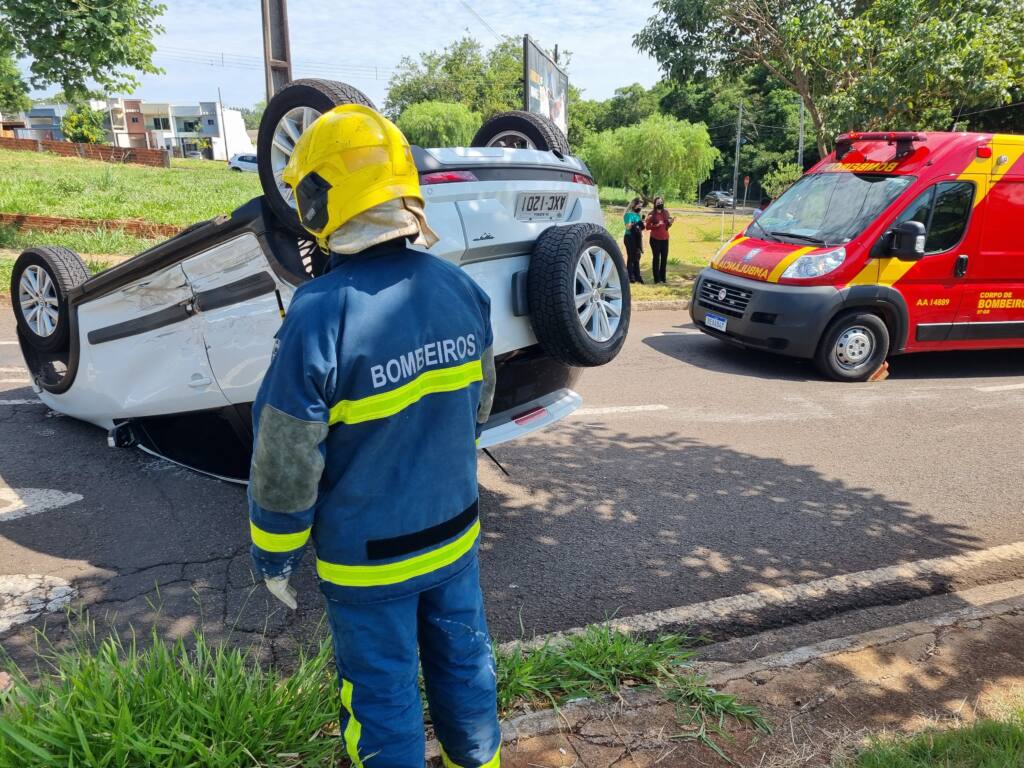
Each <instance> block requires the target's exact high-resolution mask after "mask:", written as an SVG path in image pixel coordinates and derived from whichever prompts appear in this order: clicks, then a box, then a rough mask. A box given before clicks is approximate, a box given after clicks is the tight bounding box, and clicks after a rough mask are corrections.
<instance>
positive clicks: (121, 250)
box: [0, 226, 162, 256]
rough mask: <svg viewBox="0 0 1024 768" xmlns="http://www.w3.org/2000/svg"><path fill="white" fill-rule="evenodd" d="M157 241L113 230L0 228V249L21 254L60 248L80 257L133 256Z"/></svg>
mask: <svg viewBox="0 0 1024 768" xmlns="http://www.w3.org/2000/svg"><path fill="white" fill-rule="evenodd" d="M159 242H162V241H161V240H159V239H148V238H144V237H136V236H134V235H129V234H128V233H126V232H125V231H124V230H121V229H115V230H109V229H95V230H91V231H90V230H79V229H58V230H54V231H52V232H34V231H31V230H23V229H18V228H17V227H13V226H0V248H10V249H11V250H16V251H23V250H25V249H26V248H31V247H32V246H36V245H63V246H64V247H65V248H70V249H71V250H73V251H75V252H77V253H80V254H85V253H89V254H104V255H109V256H134V255H135V254H137V253H141V252H142V251H144V250H146V249H147V248H151V247H152V246H154V245H156V244H157V243H159Z"/></svg>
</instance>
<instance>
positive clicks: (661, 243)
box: [647, 196, 675, 283]
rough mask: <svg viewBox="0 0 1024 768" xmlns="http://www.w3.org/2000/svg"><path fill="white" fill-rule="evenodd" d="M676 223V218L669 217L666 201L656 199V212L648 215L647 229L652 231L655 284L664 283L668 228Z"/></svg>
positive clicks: (652, 259)
mask: <svg viewBox="0 0 1024 768" xmlns="http://www.w3.org/2000/svg"><path fill="white" fill-rule="evenodd" d="M673 221H675V217H674V216H669V215H668V211H666V210H665V199H664V198H662V197H660V196H659V197H656V198H654V210H653V211H651V212H650V213H649V214H647V229H649V230H650V231H651V262H652V263H651V271H652V272H654V282H655V283H664V282H666V281H667V278H666V277H665V269H666V266H667V265H668V228H669V227H671V226H672V222H673Z"/></svg>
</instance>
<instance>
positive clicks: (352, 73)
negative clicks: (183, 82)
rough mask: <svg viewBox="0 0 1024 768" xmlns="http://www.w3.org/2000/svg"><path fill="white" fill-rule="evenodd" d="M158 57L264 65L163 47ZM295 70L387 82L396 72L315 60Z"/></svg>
mask: <svg viewBox="0 0 1024 768" xmlns="http://www.w3.org/2000/svg"><path fill="white" fill-rule="evenodd" d="M155 55H156V56H157V57H160V58H162V59H166V60H168V61H174V62H179V63H183V64H198V65H202V66H210V67H223V68H226V69H246V70H262V69H263V61H262V59H261V58H259V57H258V56H246V55H244V54H238V53H227V52H212V51H198V50H194V49H189V48H175V47H172V46H166V47H163V48H161V49H159V50H157V51H156V52H155ZM295 66H296V67H297V68H299V69H301V70H303V72H305V73H307V74H311V75H324V76H343V77H352V78H363V79H372V80H387V79H388V78H389V77H390V76H391V74H392V73H393V72H394V69H393V68H392V67H384V66H379V65H373V64H351V63H340V62H327V61H315V60H298V61H296V62H295Z"/></svg>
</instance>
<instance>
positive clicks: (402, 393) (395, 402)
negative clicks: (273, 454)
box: [329, 360, 484, 424]
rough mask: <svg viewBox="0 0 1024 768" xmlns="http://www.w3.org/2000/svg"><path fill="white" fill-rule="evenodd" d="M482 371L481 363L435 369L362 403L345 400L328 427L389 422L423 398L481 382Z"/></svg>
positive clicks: (340, 404) (475, 361) (472, 361)
mask: <svg viewBox="0 0 1024 768" xmlns="http://www.w3.org/2000/svg"><path fill="white" fill-rule="evenodd" d="M483 377H484V374H483V368H482V366H481V364H480V361H479V360H470V361H469V362H468V363H463V364H462V365H455V366H452V367H450V368H436V369H434V370H432V371H427V372H425V373H421V374H420V375H419V376H417V377H416V378H415V379H413V380H412V381H410V382H409V383H407V384H403V385H402V386H400V387H396V388H395V389H392V390H389V391H387V392H381V393H380V394H377V395H370V396H369V397H363V398H360V399H359V400H342V401H341V402H339V403H337V404H335V405H334V406H333V407H332V408H331V415H330V419H329V423H331V424H339V423H340V424H360V423H362V422H364V421H373V420H374V419H386V418H387V417H388V416H394V415H395V414H396V413H398V412H399V411H402V410H404V409H405V408H408V407H409V406H410V405H412V404H413V403H415V402H417V401H419V400H420V398H422V397H423V396H424V395H430V394H434V393H435V392H454V391H456V390H458V389H462V388H463V387H468V386H469V385H470V384H472V383H473V382H474V381H482V380H483Z"/></svg>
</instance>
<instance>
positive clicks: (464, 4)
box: [459, 0, 503, 41]
mask: <svg viewBox="0 0 1024 768" xmlns="http://www.w3.org/2000/svg"><path fill="white" fill-rule="evenodd" d="M459 2H460V3H461V4H462V7H463V8H465V9H466V10H467V11H469V12H470V13H472V14H473V15H474V16H475V17H476V19H477V21H479V22H480V23H481V24H483V25H484V26H485V27H487V29H488V31H489V32H490V33H491V34H492V35H494V36H495V37H496V38H497V39H498V40H499V41H501V40H502V39H503V38H502V36H501V35H499V34H498V33H497V32H495V31H494V27H492V26H491V25H490V24H488V23H487V20H486V19H485V18H484V17H483V16H481V15H480V14H479V13H477V12H476V9H475V8H473V6H472V5H470V4H469V3H467V2H466V0H459Z"/></svg>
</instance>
